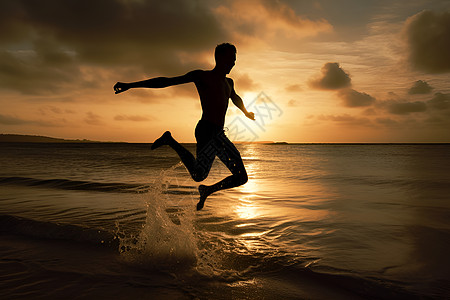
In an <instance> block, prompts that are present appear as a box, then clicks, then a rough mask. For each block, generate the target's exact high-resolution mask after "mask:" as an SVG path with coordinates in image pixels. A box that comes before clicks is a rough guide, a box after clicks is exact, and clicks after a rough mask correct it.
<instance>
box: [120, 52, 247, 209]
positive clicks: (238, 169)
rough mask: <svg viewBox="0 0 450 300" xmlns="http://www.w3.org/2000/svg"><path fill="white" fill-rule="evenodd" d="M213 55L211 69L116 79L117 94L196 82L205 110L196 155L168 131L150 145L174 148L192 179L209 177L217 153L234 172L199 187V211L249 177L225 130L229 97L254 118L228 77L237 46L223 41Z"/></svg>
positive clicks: (153, 147) (200, 179)
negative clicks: (134, 79)
mask: <svg viewBox="0 0 450 300" xmlns="http://www.w3.org/2000/svg"><path fill="white" fill-rule="evenodd" d="M214 57H215V59H216V66H215V67H214V68H213V69H212V70H209V71H204V70H195V71H191V72H189V73H187V74H185V75H182V76H178V77H171V78H167V77H157V78H152V79H148V80H144V81H138V82H132V83H122V82H117V83H116V85H115V86H114V90H115V92H116V94H118V93H121V92H124V91H126V90H128V89H130V88H141V87H143V88H163V87H168V86H172V85H177V84H183V83H188V82H193V83H194V84H195V86H196V88H197V91H198V94H199V96H200V103H201V106H202V111H203V112H202V117H201V119H200V121H199V122H198V123H197V127H196V128H195V138H196V140H197V158H195V157H194V156H193V155H192V154H191V153H190V152H189V150H187V149H186V148H184V147H183V146H182V145H181V144H179V143H178V142H177V141H176V140H175V139H174V138H173V137H172V135H171V133H170V132H169V131H166V132H165V133H164V134H163V135H162V136H161V137H160V138H159V139H157V140H156V141H155V142H154V143H153V145H152V147H151V148H152V150H153V149H156V148H158V147H161V146H162V145H169V146H170V147H172V148H173V149H174V150H175V151H176V152H177V153H178V155H179V156H180V158H181V160H182V161H183V163H184V165H185V166H186V168H187V169H188V171H189V173H190V175H191V177H192V179H194V180H195V181H197V182H199V181H202V180H204V179H205V178H206V177H207V176H208V173H209V170H210V169H211V166H212V164H213V162H214V158H215V156H218V157H219V159H220V160H221V161H222V162H223V163H224V164H225V165H226V166H227V168H228V169H229V170H230V171H231V173H232V175H230V176H228V177H226V178H225V179H223V180H221V181H219V182H217V183H215V184H213V185H210V186H207V185H203V184H202V185H200V186H199V187H198V191H199V193H200V201H199V202H198V204H197V210H200V209H202V208H203V206H204V204H205V200H206V198H207V197H208V196H209V195H211V194H212V193H214V192H216V191H219V190H223V189H229V188H232V187H236V186H239V185H242V184H244V183H246V182H247V180H248V178H247V172H246V171H245V167H244V164H243V162H242V158H241V155H240V153H239V151H238V150H237V149H236V147H235V146H234V145H233V143H232V142H231V141H230V140H229V139H228V138H227V137H226V136H225V133H224V130H223V125H224V123H225V114H226V112H227V108H228V100H229V99H230V98H231V101H233V103H234V104H235V105H236V106H237V107H238V108H239V109H240V110H241V111H242V112H243V113H244V114H245V115H246V116H247V117H248V118H249V119H252V120H254V119H255V116H254V114H253V113H252V112H248V111H247V110H246V109H245V106H244V103H243V102H242V99H241V97H239V96H238V95H237V94H236V92H235V90H234V83H233V80H232V79H231V78H227V77H226V75H227V74H228V73H230V71H231V69H232V68H233V67H234V64H235V62H236V47H235V46H233V45H231V44H228V43H225V44H220V45H218V46H217V47H216V49H215V53H214Z"/></svg>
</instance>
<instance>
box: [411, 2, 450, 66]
mask: <svg viewBox="0 0 450 300" xmlns="http://www.w3.org/2000/svg"><path fill="white" fill-rule="evenodd" d="M405 32H406V37H407V41H408V44H409V51H410V53H409V60H410V62H411V64H412V66H413V67H414V68H416V69H417V70H420V71H424V72H428V73H445V72H450V55H449V53H450V12H443V13H434V12H432V11H428V10H426V11H422V12H420V13H418V14H416V15H414V16H412V17H411V18H409V19H408V20H407V22H406V28H405Z"/></svg>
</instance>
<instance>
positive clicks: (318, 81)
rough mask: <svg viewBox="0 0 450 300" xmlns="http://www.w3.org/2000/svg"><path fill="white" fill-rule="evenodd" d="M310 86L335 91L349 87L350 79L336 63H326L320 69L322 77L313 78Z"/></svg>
mask: <svg viewBox="0 0 450 300" xmlns="http://www.w3.org/2000/svg"><path fill="white" fill-rule="evenodd" d="M309 84H310V86H311V87H313V88H316V89H322V90H337V89H341V88H345V87H349V86H351V79H350V76H349V74H347V73H346V72H345V71H344V70H343V69H342V68H341V67H340V66H339V64H338V63H331V62H330V63H326V64H325V65H324V66H323V67H322V75H321V76H319V77H317V78H313V79H312V80H310V82H309Z"/></svg>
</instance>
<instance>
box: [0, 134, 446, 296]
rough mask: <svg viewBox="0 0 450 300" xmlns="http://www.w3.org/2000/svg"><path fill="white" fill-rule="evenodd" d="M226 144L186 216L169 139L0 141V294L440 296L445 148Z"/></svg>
mask: <svg viewBox="0 0 450 300" xmlns="http://www.w3.org/2000/svg"><path fill="white" fill-rule="evenodd" d="M187 147H188V148H189V149H190V150H191V151H194V150H195V145H187ZM238 149H239V150H240V152H241V154H242V157H243V160H244V164H245V166H246V168H247V171H248V175H249V182H248V183H247V184H245V185H244V186H241V187H238V188H234V189H230V190H226V191H221V192H218V193H216V194H213V195H212V196H210V197H209V198H208V200H207V201H206V204H205V208H204V209H203V210H202V211H199V212H197V211H196V210H195V205H196V203H197V201H198V192H197V187H198V183H195V182H194V181H192V180H191V179H190V178H189V176H188V173H187V171H186V169H185V168H184V166H183V165H182V164H181V163H180V160H179V158H178V157H177V156H176V154H175V152H174V151H172V150H171V149H170V148H168V147H162V148H159V149H157V150H154V151H151V150H150V145H149V144H113V143H111V144H109V143H102V144H100V143H98V144H96V143H92V144H81V143H73V144H71V143H67V144H65V143H64V144H37V143H36V144H34V143H23V144H20V143H4V144H0V277H1V280H0V298H1V299H39V298H41V299H105V298H108V299H445V298H449V297H450V259H449V253H450V145H427V144H423V145H407V144H394V145H379V144H377V145H373V144H362V145H346V144H344V145H329V144H323V145H322V144H293V145H290V144H289V145H281V144H239V145H238ZM228 174H229V172H228V170H227V169H226V168H225V167H224V166H223V165H222V164H221V162H220V161H219V160H216V161H215V163H214V165H213V168H212V170H211V173H210V176H209V177H208V179H207V180H206V181H205V182H206V184H212V183H214V182H216V181H218V180H220V179H222V178H223V177H225V176H228Z"/></svg>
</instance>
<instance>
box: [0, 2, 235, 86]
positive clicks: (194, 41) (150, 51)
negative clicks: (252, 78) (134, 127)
mask: <svg viewBox="0 0 450 300" xmlns="http://www.w3.org/2000/svg"><path fill="white" fill-rule="evenodd" d="M211 5H212V4H211V3H210V2H207V1H195V2H193V1H187V0H172V1H157V0H148V1H122V0H65V1H59V0H46V1H39V3H38V2H36V1H26V0H2V1H0V87H3V88H9V89H13V90H16V91H20V92H22V93H28V94H36V93H39V94H43V93H49V92H53V93H55V92H60V91H61V90H64V89H66V87H67V85H72V86H77V87H80V86H85V85H88V83H89V82H86V80H85V79H84V78H83V77H84V75H85V74H84V73H83V70H84V69H85V67H86V66H90V67H101V68H104V70H106V69H107V68H116V67H123V68H134V69H135V71H134V72H135V73H136V70H138V71H140V72H141V73H143V72H146V73H149V72H151V73H153V74H154V73H164V74H167V76H171V75H178V74H180V73H183V72H187V71H189V70H190V69H192V68H194V66H195V67H198V63H203V64H206V63H207V60H206V58H205V57H206V56H205V53H208V54H209V55H210V56H209V58H212V57H213V50H214V47H215V45H216V44H218V43H220V42H223V41H227V40H229V38H230V34H229V33H227V32H226V31H225V30H224V29H223V27H222V24H221V23H220V22H219V20H218V19H217V18H216V16H215V13H214V11H213V10H212V9H211ZM97 71H98V70H97ZM100 73H101V72H100ZM95 77H96V78H94V79H93V81H95V82H97V81H98V80H100V78H97V77H99V76H95ZM119 80H120V78H119ZM90 85H91V86H98V84H94V83H92V82H91V84H90Z"/></svg>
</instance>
